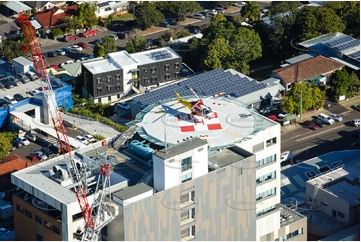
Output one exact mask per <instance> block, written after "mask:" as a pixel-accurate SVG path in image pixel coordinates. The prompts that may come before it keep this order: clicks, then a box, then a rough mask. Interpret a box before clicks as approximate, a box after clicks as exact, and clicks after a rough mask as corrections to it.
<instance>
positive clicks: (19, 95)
mask: <svg viewBox="0 0 361 242" xmlns="http://www.w3.org/2000/svg"><path fill="white" fill-rule="evenodd" d="M14 99H15V100H16V101H21V100H23V99H24V97H23V95H21V94H19V93H16V94H14Z"/></svg>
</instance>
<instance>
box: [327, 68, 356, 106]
mask: <svg viewBox="0 0 361 242" xmlns="http://www.w3.org/2000/svg"><path fill="white" fill-rule="evenodd" d="M331 87H332V91H333V94H334V99H335V100H337V99H338V98H339V97H340V96H346V97H353V96H354V95H355V94H356V93H358V92H359V90H360V80H359V78H358V76H357V75H356V74H355V73H354V72H352V73H351V74H349V73H348V72H347V71H346V69H341V70H338V71H336V72H335V73H334V74H333V75H332V76H331Z"/></svg>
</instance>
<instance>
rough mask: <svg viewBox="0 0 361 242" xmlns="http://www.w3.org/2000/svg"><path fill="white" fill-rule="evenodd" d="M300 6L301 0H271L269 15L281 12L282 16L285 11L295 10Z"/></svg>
mask: <svg viewBox="0 0 361 242" xmlns="http://www.w3.org/2000/svg"><path fill="white" fill-rule="evenodd" d="M300 6H301V2H298V1H281V2H279V1H272V2H271V7H270V8H269V11H270V15H271V16H275V15H278V14H281V16H282V15H283V17H284V16H285V15H286V13H287V12H288V13H289V12H294V11H297V9H298V7H300Z"/></svg>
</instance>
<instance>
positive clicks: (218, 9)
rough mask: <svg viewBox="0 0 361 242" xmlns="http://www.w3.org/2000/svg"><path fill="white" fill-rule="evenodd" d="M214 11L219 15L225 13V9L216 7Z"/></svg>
mask: <svg viewBox="0 0 361 242" xmlns="http://www.w3.org/2000/svg"><path fill="white" fill-rule="evenodd" d="M214 10H216V11H217V13H224V8H222V7H216V8H215V9H214Z"/></svg>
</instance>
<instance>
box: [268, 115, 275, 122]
mask: <svg viewBox="0 0 361 242" xmlns="http://www.w3.org/2000/svg"><path fill="white" fill-rule="evenodd" d="M267 118H269V119H271V120H272V121H277V116H276V115H269V116H267Z"/></svg>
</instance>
